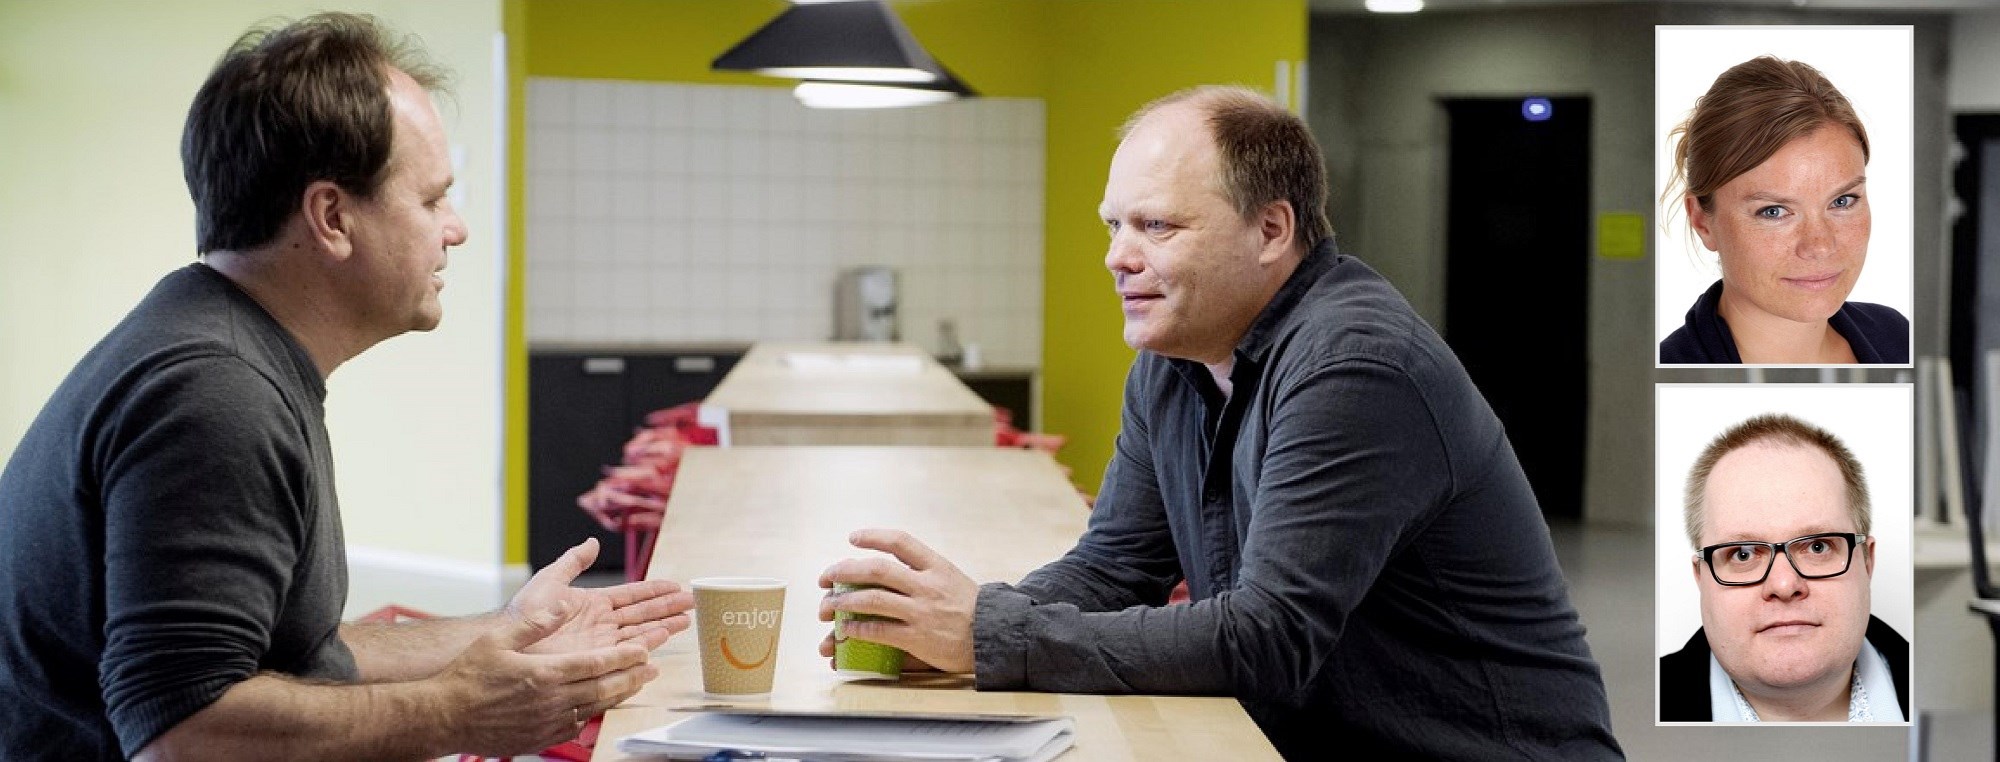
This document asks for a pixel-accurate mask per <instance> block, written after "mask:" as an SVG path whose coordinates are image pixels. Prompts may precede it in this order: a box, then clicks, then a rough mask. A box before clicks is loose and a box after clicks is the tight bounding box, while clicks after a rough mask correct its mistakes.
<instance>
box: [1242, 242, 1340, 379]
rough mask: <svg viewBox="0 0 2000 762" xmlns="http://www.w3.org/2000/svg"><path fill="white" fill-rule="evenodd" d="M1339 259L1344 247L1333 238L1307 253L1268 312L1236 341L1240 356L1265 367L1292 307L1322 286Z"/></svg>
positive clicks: (1258, 318) (1270, 305) (1272, 298)
mask: <svg viewBox="0 0 2000 762" xmlns="http://www.w3.org/2000/svg"><path fill="white" fill-rule="evenodd" d="M1339 256H1340V248H1339V247H1338V246H1335V245H1334V243H1333V238H1332V237H1331V236H1329V237H1327V239H1326V240H1324V241H1321V242H1320V244H1319V245H1318V246H1315V247H1313V250H1312V251H1308V252H1306V255H1305V257H1304V258H1303V259H1300V260H1299V266H1298V267H1297V268H1296V269H1294V270H1292V275H1291V277H1289V278H1286V279H1285V285H1283V286H1279V287H1278V293H1276V294H1272V295H1271V301H1269V302H1266V303H1265V304H1264V310H1263V311H1262V312H1259V313H1257V320H1256V321H1255V322H1252V323H1251V324H1250V330H1249V331H1248V332H1246V333H1244V334H1243V339H1242V340H1241V341H1238V342H1236V356H1237V357H1238V358H1240V359H1248V360H1249V361H1250V362H1252V363H1255V364H1258V365H1262V364H1263V362H1264V357H1265V356H1266V355H1268V354H1270V352H1271V343H1272V339H1273V337H1275V336H1277V334H1278V333H1279V332H1280V331H1279V329H1281V328H1283V327H1284V326H1285V324H1286V321H1287V319H1288V318H1290V317H1291V314H1292V308H1294V307H1297V306H1298V304H1299V302H1300V301H1301V300H1303V299H1305V296H1306V292H1308V291H1311V290H1312V287H1313V285H1314V284H1316V283H1319V279H1320V276H1321V275H1324V274H1326V271H1327V270H1330V269H1333V264H1334V260H1335V259H1336V258H1337V257H1339Z"/></svg>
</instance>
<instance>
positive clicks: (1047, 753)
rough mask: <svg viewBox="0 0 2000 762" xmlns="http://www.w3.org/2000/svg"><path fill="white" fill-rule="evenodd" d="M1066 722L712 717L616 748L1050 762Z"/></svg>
mask: <svg viewBox="0 0 2000 762" xmlns="http://www.w3.org/2000/svg"><path fill="white" fill-rule="evenodd" d="M1074 727H1075V722H1074V721H1072V720H1071V719H1070V718H1068V717H1031V716H1015V715H921V714H919V715H909V714H895V715H888V714H855V713H811V712H771V711H736V712H726V713H724V712H707V713H703V714H698V715H695V716H693V717H690V718H688V719H685V720H682V721H680V722H677V723H674V724H672V725H667V726H665V727H659V728H654V729H652V730H648V731H646V732H644V733H639V734H637V735H632V736H627V737H626V738H623V739H620V740H619V741H618V750H619V751H622V752H625V753H626V754H641V755H664V756H666V757H668V758H671V759H705V758H709V757H710V756H712V755H715V754H717V753H718V752H721V753H724V754H725V755H727V754H729V753H731V752H734V753H735V755H734V756H736V757H741V758H754V757H757V756H758V755H762V756H764V757H768V758H772V759H776V758H781V757H789V758H794V759H801V760H810V761H811V762H874V761H876V760H883V761H885V762H887V761H892V760H928V761H930V762H1047V760H1051V759H1055V758H1056V756H1057V755H1060V754H1062V753H1063V752H1064V751H1066V750H1068V749H1069V747H1070V745H1071V744H1073V743H1075V737H1074V730H1073V729H1074Z"/></svg>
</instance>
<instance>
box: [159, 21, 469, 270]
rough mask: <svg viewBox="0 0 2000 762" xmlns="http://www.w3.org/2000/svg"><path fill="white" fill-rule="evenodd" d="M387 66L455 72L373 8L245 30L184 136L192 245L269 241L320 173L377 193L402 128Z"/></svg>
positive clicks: (424, 78)
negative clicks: (192, 211) (192, 222)
mask: <svg viewBox="0 0 2000 762" xmlns="http://www.w3.org/2000/svg"><path fill="white" fill-rule="evenodd" d="M391 69H394V70H398V71H401V72H403V73H405V74H408V75H409V76H410V78H412V79H415V80H416V81H417V83H418V84H420V85H422V86H423V87H424V89H426V90H431V91H436V90H439V89H442V88H443V87H444V84H445V81H446V78H447V76H448V75H447V74H446V73H445V71H444V69H442V68H440V67H438V66H436V65H435V64H432V63H431V62H430V61H429V60H428V59H426V58H425V57H424V55H423V53H422V50H421V48H420V47H419V46H418V44H417V42H416V40H415V39H414V38H411V37H396V36H394V35H392V34H391V33H390V32H389V30H388V29H387V28H385V27H383V26H382V25H381V24H380V23H379V22H377V21H376V20H375V19H374V18H373V17H370V16H364V15H357V14H349V13H322V14H318V15H315V16H310V17H307V18H304V19H300V20H298V21H295V22H292V23H289V24H285V25H283V26H279V27H276V28H261V29H253V30H251V31H250V32H248V33H246V34H244V35H243V36H242V37H241V38H238V39H237V41H236V43H235V44H234V45H231V46H230V48H229V52H227V53H225V54H223V56H222V60H220V61H218V62H216V65H215V69H214V70H212V71H210V72H209V75H208V79H207V81H205V82H203V83H202V85H201V89H200V90H199V91H198V92H196V93H195V96H194V103H193V104H192V105H190V106H189V107H188V115H187V125H186V127H185V128H184V130H183V131H182V133H181V171H182V174H183V175H184V176H185V177H186V179H187V185H188V194H189V195H190V196H192V197H193V198H194V209H195V245H196V251H198V252H200V253H203V254H206V253H208V252H211V251H220V250H242V249H251V248H256V247H258V246H262V245H264V244H267V243H270V242H271V241H272V240H273V239H275V238H276V237H277V235H278V232H279V231H280V230H281V229H282V228H283V227H284V224H285V221H286V220H288V219H290V218H291V216H292V213H293V212H296V211H297V210H298V208H299V202H300V198H301V196H302V195H303V194H304V193H305V189H306V186H307V185H309V184H311V183H314V182H317V181H320V180H330V181H332V182H334V183H337V184H338V185H339V186H340V187H341V188H343V189H345V190H347V191H349V192H351V193H354V194H357V195H359V196H362V197H364V198H365V197H368V196H371V195H372V194H373V193H374V192H375V190H376V189H377V188H378V187H379V186H380V185H381V183H382V180H383V178H384V177H385V176H386V174H387V170H388V164H389V153H390V147H391V145H392V144H393V139H394V137H395V120H394V117H393V116H392V115H391V113H390V110H389V71H390V70H391Z"/></svg>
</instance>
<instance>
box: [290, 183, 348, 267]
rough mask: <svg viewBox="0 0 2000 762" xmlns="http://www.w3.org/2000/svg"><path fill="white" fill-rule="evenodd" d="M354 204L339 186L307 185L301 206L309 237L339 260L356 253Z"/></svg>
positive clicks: (300, 211)
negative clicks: (353, 227) (353, 228)
mask: <svg viewBox="0 0 2000 762" xmlns="http://www.w3.org/2000/svg"><path fill="white" fill-rule="evenodd" d="M354 201H355V198H354V196H353V195H352V194H350V193H348V192H347V191H345V190H342V189H341V187H340V186H339V185H338V184H335V183H334V182H332V181H330V180H316V181H314V182H312V183H310V184H308V185H306V190H305V193H304V194H303V198H302V200H301V202H300V204H299V214H300V216H301V218H302V221H303V222H304V223H305V231H306V236H307V237H308V238H310V239H311V240H312V241H313V242H314V243H317V244H319V247H320V248H321V249H323V250H325V251H326V252H328V253H330V254H332V255H333V257H334V258H336V259H343V260H344V259H346V258H347V257H348V255H350V254H352V253H354V239H353V233H354V231H353V230H352V229H351V228H352V226H353V223H354Z"/></svg>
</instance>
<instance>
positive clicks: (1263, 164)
mask: <svg viewBox="0 0 2000 762" xmlns="http://www.w3.org/2000/svg"><path fill="white" fill-rule="evenodd" d="M1323 167H1324V165H1323V163H1322V160H1321V157H1320V152H1319V148H1318V146H1317V144H1316V143H1315V142H1314V141H1313V138H1312V135H1311V133H1310V132H1309V131H1307V129H1306V127H1305V125H1304V123H1302V122H1301V121H1300V120H1299V119H1298V118H1297V117H1296V116H1294V115H1292V114H1290V113H1289V112H1287V111H1285V110H1284V109H1283V108H1281V107H1279V106H1278V105H1277V104H1275V103H1273V102H1272V101H1270V100H1269V99H1268V98H1265V97H1263V96H1261V95H1258V94H1256V93H1254V92H1250V91H1247V90H1242V89H1237V88H1214V87H1210V88H1197V89H1194V90H1190V91H1186V92H1182V93H1177V94H1175V95H1172V96H1168V97H1166V98H1164V99H1161V100H1159V101H1156V102H1154V103H1152V104H1151V105H1148V106H1146V107H1145V108H1144V109H1142V110H1140V111H1139V112H1138V114H1136V115H1135V116H1133V117H1132V119H1131V120H1130V121H1129V122H1128V123H1127V125H1126V127H1125V129H1124V130H1123V140H1122V142H1121V143H1120V145H1119V147H1118V151H1117V153H1116V154H1115V155H1114V156H1113V158H1112V160H1111V172H1110V177H1109V182H1107V183H1106V185H1105V189H1104V201H1103V204H1102V206H1101V207H1100V208H1099V212H1100V215H1101V216H1102V218H1103V220H1104V224H1105V226H1106V227H1107V228H1108V230H1109V232H1110V235H1111V244H1110V251H1109V252H1108V253H1107V255H1106V257H1105V265H1106V267H1108V268H1109V269H1110V271H1111V274H1112V277H1113V283H1114V285H1115V287H1116V289H1117V293H1118V298H1119V302H1120V305H1121V307H1122V309H1123V311H1124V314H1125V330H1124V338H1125V342H1126V343H1127V344H1129V345H1131V346H1132V347H1134V348H1135V349H1138V350H1139V357H1138V359H1137V360H1136V361H1135V362H1134V364H1133V366H1132V369H1131V372H1130V374H1129V375H1128V376H1127V379H1126V385H1125V404H1124V423H1123V428H1122V430H1121V431H1120V432H1119V434H1118V440H1117V444H1116V451H1115V453H1114V454H1113V456H1112V460H1111V463H1110V465H1109V467H1108V468H1107V470H1106V473H1105V477H1104V484H1103V487H1102V489H1101V490H1100V492H1099V494H1098V502H1097V505H1096V508H1095V509H1094V512H1093V514H1092V516H1091V521H1090V527H1089V530H1088V531H1087V532H1086V533H1085V535H1084V536H1083V538H1082V539H1081V540H1080V541H1079V542H1078V543H1077V545H1076V547H1075V548H1074V549H1072V550H1071V551H1070V552H1069V553H1068V554H1067V555H1065V556H1064V557H1063V558H1061V559H1059V560H1057V561H1055V562H1054V563H1051V564H1049V565H1048V566H1045V567H1043V568H1042V569H1040V570H1038V571H1036V572H1035V573H1033V574H1030V575H1029V576H1028V577H1027V578H1026V579H1024V580H1022V581H1021V583H1020V584H1018V585H1005V584H989V585H986V586H984V587H980V586H978V585H976V584H974V583H973V582H972V580H970V579H967V578H966V577H965V575H964V574H962V573H960V572H959V571H958V570H957V569H956V568H954V567H953V566H952V565H951V564H950V563H949V562H948V561H947V560H945V559H943V558H940V557H938V556H937V555H936V554H935V553H934V552H932V551H931V550H930V549H929V548H927V547H925V546H924V545H923V544H922V543H920V542H918V541H917V540H915V539H914V538H911V537H909V536H907V535H905V534H903V533H901V532H897V531H894V530H863V531H860V532H857V533H855V535H854V536H853V537H852V538H851V539H852V541H853V542H854V544H855V545H857V546H860V547H863V548H870V549H875V550H881V551H885V552H888V553H891V554H893V555H894V556H895V557H896V559H897V560H900V561H901V563H897V562H896V560H892V559H889V558H884V557H875V558H868V559H851V560H846V561H841V562H839V563H836V564H834V565H833V566H832V567H830V568H828V570H827V571H826V573H825V574H824V575H823V578H822V583H823V584H831V583H833V582H864V583H875V584H879V585H882V586H884V588H886V589H882V590H870V591H863V592H855V593H847V594H844V595H839V596H829V597H828V600H827V601H826V602H825V603H823V604H822V606H821V614H822V615H823V616H830V615H831V612H832V611H833V610H835V609H840V610H849V611H858V612H865V613H871V614H879V615H883V616H889V617H894V618H896V619H900V620H902V622H900V623H884V622H868V623H862V624H859V625H858V626H857V625H856V624H854V623H849V624H847V625H845V626H844V629H845V631H846V635H848V636H850V637H860V638H864V639H868V640H878V641H881V642H884V643H888V644H890V645H894V646H898V647H901V648H903V649H905V650H907V651H908V652H909V653H910V654H911V655H912V656H914V657H917V658H919V659H921V660H923V661H924V662H926V663H928V664H930V665H933V666H936V667H938V668H940V669H944V670H948V671H957V672H965V671H970V672H973V673H974V674H975V675H976V677H977V683H978V686H979V687H980V688H981V689H987V690H1043V691H1062V692H1082V693H1195V694H1214V695H1230V696H1235V697H1237V698H1238V699H1241V700H1242V701H1243V703H1244V706H1245V707H1246V708H1247V709H1248V710H1249V712H1250V714H1251V716H1252V717H1254V718H1255V719H1256V720H1257V722H1258V724H1259V725H1260V726H1261V727H1262V728H1263V730H1264V732H1265V734H1266V735H1267V736H1269V737H1270V739H1271V741H1272V742H1273V743H1274V744H1275V745H1276V746H1277V748H1278V749H1279V750H1280V751H1281V752H1282V753H1283V754H1284V755H1285V756H1286V757H1288V758H1291V759H1317V758H1323V757H1325V756H1327V755H1329V754H1333V753H1336V752H1338V753H1342V754H1354V755H1356V756H1357V757H1358V758H1390V759H1413V758H1422V759H1479V760H1494V759H1519V758H1534V759H1558V758H1559V759H1607V758H1616V757H1618V756H1620V751H1619V748H1618V745H1617V742H1616V741H1615V740H1613V738H1612V736H1611V730H1610V719H1609V710H1608V707H1607V705H1606V702H1605V694H1604V685H1603V679H1602V678H1601V677H1600V675H1599V673H1598V668H1597V665H1596V663H1595V662H1594V661H1592V659H1591V655H1590V649H1589V647H1588V646H1587V645H1586V644H1585V643H1584V637H1583V635H1584V632H1583V626H1582V625H1581V623H1579V621H1578V619H1577V614H1576V611H1575V609H1574V608H1572V607H1571V606H1570V603H1569V598H1568V593H1567V590H1566V586H1565V583H1564V581H1563V577H1562V572H1561V569H1559V568H1558V567H1557V564H1556V558H1555V552H1554V550H1553V547H1552V545H1551V543H1550V541H1549V535H1548V529H1547V527H1546V526H1545V525H1544V524H1543V522H1542V516H1541V511H1540V509H1539V508H1538V507H1537V506H1536V503H1535V496H1534V493H1533V491H1531V490H1530V488H1529V486H1528V481H1527V479H1526V477H1524V476H1523V475H1522V472H1521V467H1520V465H1519V463H1518V462H1517V461H1516V460H1515V457H1514V452H1513V448H1512V447H1511V446H1510V445H1509V444H1508V442H1507V437H1506V434H1505V432H1504V431H1503V430H1502V428H1501V424H1500V421H1499V419H1498V418H1496V417H1495V416H1494V414H1493V412H1492V410H1491V409H1490V408H1489V407H1488V406H1487V404H1486V401H1485V400H1484V399H1483V398H1482V397H1481V396H1480V394H1479V391H1478V390H1477V389H1475V388H1474V387H1473V385H1472V382H1471V380H1470V379H1469V378H1468V377H1467V376H1466V374H1465V370H1464V369H1463V368H1462V367H1460V365H1459V363H1458V361H1457V359H1456V358H1455V357H1454V356H1453V355H1452V353H1451V350H1450V349H1449V348H1448V347H1446V345H1445V343H1444V341H1443V340H1442V339H1441V338H1439V336H1438V335H1437V333H1436V332H1434V331H1433V330H1431V328H1430V326H1428V325H1426V324H1425V323H1424V321H1423V320H1422V319H1420V318H1419V317H1418V316H1417V315H1416V313H1415V312H1414V311H1412V309H1411V308H1410V306H1409V304H1408V303H1407V302H1405V301H1404V300H1403V298H1402V297H1401V296H1400V295H1399V294H1397V292H1396V290H1395V289H1394V288H1393V287H1391V286H1390V285H1389V283H1388V282H1387V281H1385V280H1383V279H1382V277H1381V276H1379V275H1377V274H1376V273H1375V272H1374V271H1373V270H1371V269H1369V268H1368V267H1367V266H1366V265H1364V264H1362V263H1361V262H1360V261H1359V260H1357V259H1354V258H1353V257H1351V256H1347V255H1344V254H1342V253H1340V252H1339V251H1338V250H1336V248H1335V247H1334V244H1333V240H1332V231H1331V228H1330V226H1329V225H1328V224H1327V221H1326V217H1325V212H1324V209H1323V207H1324V204H1325V199H1326V179H1325V170H1324V168H1323ZM1183 580H1185V581H1186V582H1187V585H1188V589H1189V592H1190V593H1191V595H1192V598H1193V602H1192V603H1190V604H1188V605H1167V599H1168V594H1169V592H1170V591H1171V590H1172V589H1173V588H1174V586H1175V584H1176V583H1178V582H1181V581H1183ZM825 645H826V646H830V643H828V644H825Z"/></svg>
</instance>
